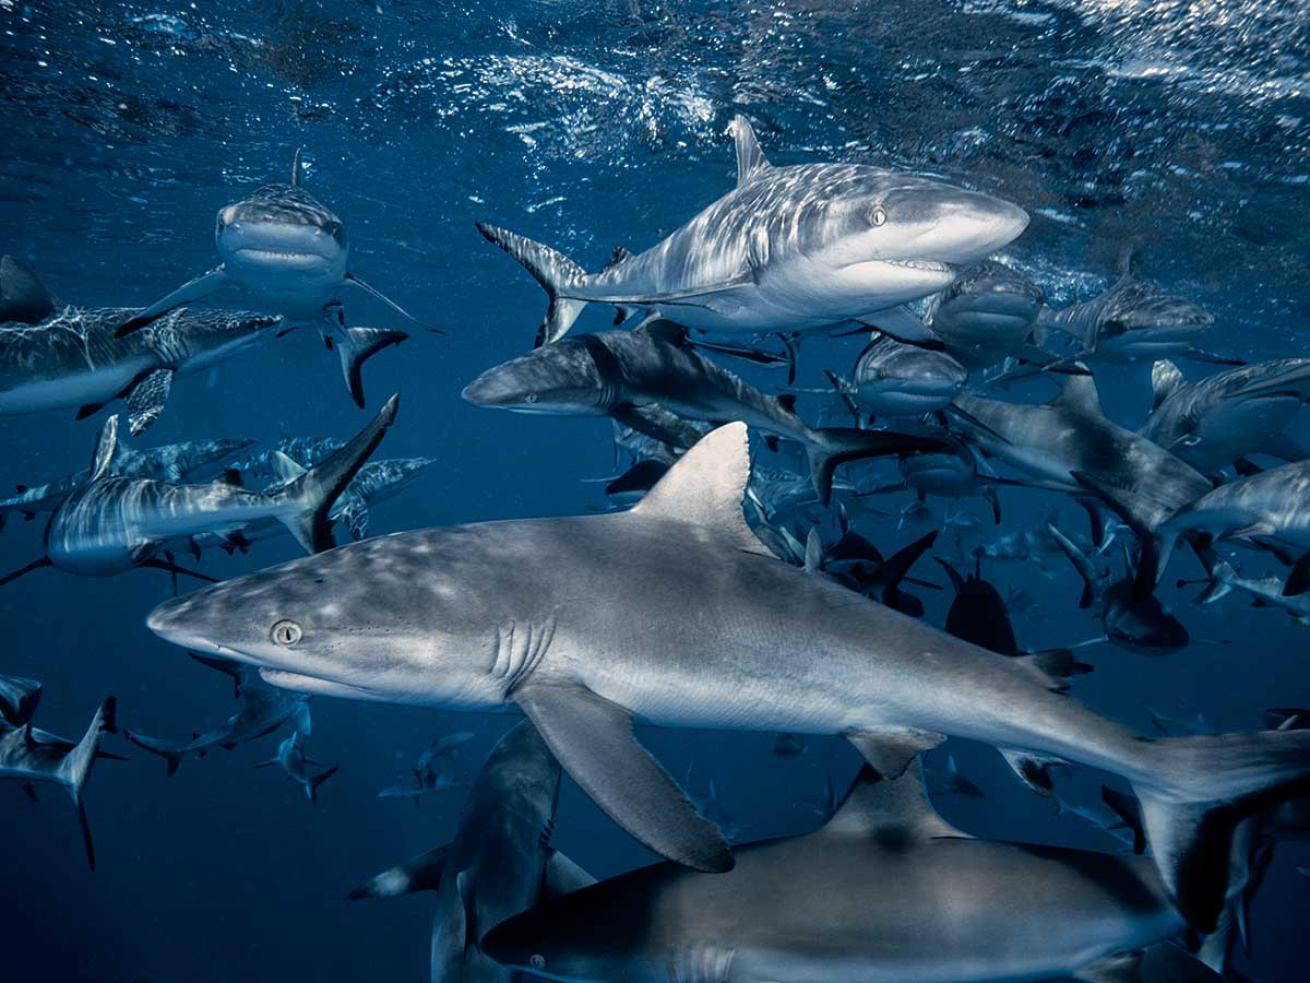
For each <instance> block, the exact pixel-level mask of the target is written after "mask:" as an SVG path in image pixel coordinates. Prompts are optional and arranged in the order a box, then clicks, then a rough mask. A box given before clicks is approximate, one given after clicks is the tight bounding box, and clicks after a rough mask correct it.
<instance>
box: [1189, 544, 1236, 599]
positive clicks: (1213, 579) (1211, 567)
mask: <svg viewBox="0 0 1310 983" xmlns="http://www.w3.org/2000/svg"><path fill="white" fill-rule="evenodd" d="M1196 555H1197V556H1198V557H1199V558H1200V560H1201V563H1202V564H1204V566H1205V572H1206V573H1207V574H1209V575H1210V582H1209V583H1208V584H1206V587H1205V590H1203V591H1201V593H1200V594H1199V595H1197V598H1196V603H1197V604H1210V603H1212V602H1214V601H1217V600H1219V598H1221V597H1224V596H1225V595H1227V594H1229V593H1231V591H1232V589H1233V581H1234V580H1236V579H1237V571H1236V570H1234V569H1233V566H1232V564H1231V563H1229V562H1228V561H1227V560H1225V559H1224V558H1223V557H1222V556H1220V555H1219V552H1218V550H1216V549H1215V548H1214V547H1212V546H1206V547H1202V548H1200V549H1198V550H1197V551H1196Z"/></svg>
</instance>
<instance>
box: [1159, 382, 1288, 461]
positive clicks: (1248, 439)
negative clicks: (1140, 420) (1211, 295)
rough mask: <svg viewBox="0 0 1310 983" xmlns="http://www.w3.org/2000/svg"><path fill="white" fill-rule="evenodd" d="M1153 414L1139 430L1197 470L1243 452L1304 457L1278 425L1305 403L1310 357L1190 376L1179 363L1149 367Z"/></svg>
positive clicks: (1281, 424) (1238, 455)
mask: <svg viewBox="0 0 1310 983" xmlns="http://www.w3.org/2000/svg"><path fill="white" fill-rule="evenodd" d="M1151 388H1152V390H1153V392H1154V400H1153V406H1152V409H1151V415H1150V416H1148V417H1147V418H1146V422H1145V423H1144V424H1142V426H1141V428H1140V429H1139V430H1138V431H1137V432H1138V433H1140V434H1141V435H1142V436H1143V437H1146V438H1148V439H1149V440H1153V441H1155V443H1157V444H1159V445H1160V446H1161V447H1163V448H1164V449H1165V450H1167V451H1169V452H1170V453H1172V454H1174V455H1176V456H1177V457H1179V458H1180V459H1182V460H1184V461H1186V462H1187V463H1188V464H1190V465H1191V466H1192V467H1194V468H1196V470H1198V471H1200V472H1201V473H1202V474H1218V473H1219V472H1220V471H1221V470H1223V469H1224V468H1227V467H1231V466H1232V465H1233V463H1234V462H1235V461H1236V460H1237V459H1238V458H1240V457H1243V456H1245V455H1247V454H1260V453H1263V454H1270V455H1272V456H1274V457H1281V458H1283V459H1284V460H1286V461H1300V460H1304V459H1305V458H1306V457H1310V450H1306V449H1304V448H1302V447H1301V446H1300V445H1299V444H1297V443H1296V442H1295V441H1294V440H1292V438H1291V437H1289V436H1288V435H1287V434H1286V433H1284V430H1285V429H1286V428H1287V426H1288V424H1290V423H1291V422H1292V419H1293V418H1294V417H1295V416H1296V415H1297V414H1298V413H1299V412H1300V410H1301V407H1303V406H1304V405H1305V404H1306V402H1307V401H1310V358H1281V359H1277V360H1275V361H1272V362H1258V363H1255V364H1253V365H1242V366H1238V367H1236V368H1232V369H1224V370H1222V371H1220V372H1216V373H1214V374H1213V375H1209V376H1206V377H1205V378H1204V379H1197V380H1196V381H1194V382H1192V381H1188V380H1187V379H1185V378H1184V377H1183V374H1182V372H1180V371H1179V369H1178V366H1176V365H1174V363H1173V362H1170V361H1168V360H1161V361H1158V362H1156V363H1155V364H1154V365H1153V366H1151Z"/></svg>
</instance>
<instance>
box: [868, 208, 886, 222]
mask: <svg viewBox="0 0 1310 983" xmlns="http://www.w3.org/2000/svg"><path fill="white" fill-rule="evenodd" d="M869 221H870V222H872V223H873V224H874V225H884V224H885V223H886V222H887V209H885V208H883V207H882V205H881V204H877V205H874V206H873V209H872V210H871V211H870V212H869Z"/></svg>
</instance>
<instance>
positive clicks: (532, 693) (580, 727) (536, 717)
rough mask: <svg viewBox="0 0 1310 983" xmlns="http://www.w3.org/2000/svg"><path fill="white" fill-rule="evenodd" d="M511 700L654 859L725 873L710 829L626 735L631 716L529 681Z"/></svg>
mask: <svg viewBox="0 0 1310 983" xmlns="http://www.w3.org/2000/svg"><path fill="white" fill-rule="evenodd" d="M514 701H515V702H516V703H517V704H518V705H519V707H520V708H521V709H522V710H523V712H524V713H525V714H526V715H527V717H528V719H529V720H531V721H532V723H533V724H534V725H535V726H536V728H537V730H538V731H539V732H540V734H541V736H542V739H543V740H545V742H546V744H547V746H549V748H550V750H551V751H552V752H553V753H554V755H555V757H556V758H558V759H559V762H560V764H561V765H563V766H564V770H565V771H567V772H568V773H569V774H570V775H571V776H572V777H573V780H574V781H576V782H577V783H578V784H579V785H580V786H581V787H582V790H583V791H584V792H586V793H587V794H588V795H590V796H591V798H592V799H593V800H594V801H595V802H596V804H597V805H599V806H600V807H601V808H602V809H603V810H605V812H606V813H608V814H609V816H610V818H611V819H613V820H614V821H615V822H617V823H618V824H619V825H620V826H622V827H623V828H624V829H625V830H627V831H628V832H629V833H630V834H631V835H632V836H633V837H635V838H636V839H638V840H640V841H641V842H642V843H644V844H645V845H646V846H648V847H650V848H651V849H652V850H654V851H655V852H656V853H658V854H660V855H661V856H664V857H667V858H668V859H670V860H674V861H677V862H678V863H681V864H685V865H686V866H688V867H692V868H694V869H696V870H704V871H711V872H715V873H719V872H722V871H726V870H731V869H732V865H733V858H732V852H731V850H730V849H729V848H728V844H727V841H726V840H724V838H723V835H722V834H721V833H720V832H719V829H718V827H717V826H715V825H714V824H713V823H712V822H709V821H708V820H706V819H704V818H702V817H701V816H700V815H699V814H697V812H696V809H695V807H694V806H693V805H692V804H691V801H690V800H689V799H688V798H687V796H686V795H685V794H684V793H683V791H682V789H680V788H678V786H677V785H676V784H675V783H674V781H673V779H672V778H670V777H669V775H668V772H666V771H665V770H664V769H663V768H662V767H661V766H660V764H659V762H657V761H656V760H655V759H654V758H652V757H651V756H650V754H649V753H648V752H647V751H646V749H645V748H643V747H642V746H641V745H640V744H638V743H637V740H636V737H635V736H634V735H633V733H632V712H631V711H630V710H628V709H627V708H625V707H621V706H619V705H618V704H617V703H611V702H610V701H609V700H606V699H604V698H603V697H600V696H597V695H596V694H595V693H592V692H591V691H590V690H587V689H584V688H583V687H581V686H573V685H566V684H547V683H537V684H534V683H531V682H529V683H528V684H527V685H524V686H521V687H520V688H519V689H518V690H517V691H516V692H515V693H514Z"/></svg>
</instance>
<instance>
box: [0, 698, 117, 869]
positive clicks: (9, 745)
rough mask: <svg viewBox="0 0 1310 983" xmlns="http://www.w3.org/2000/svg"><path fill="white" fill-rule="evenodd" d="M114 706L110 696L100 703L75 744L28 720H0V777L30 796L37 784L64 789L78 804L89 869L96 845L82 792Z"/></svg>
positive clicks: (109, 727) (111, 728)
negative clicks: (92, 839)
mask: <svg viewBox="0 0 1310 983" xmlns="http://www.w3.org/2000/svg"><path fill="white" fill-rule="evenodd" d="M114 709H115V701H114V698H113V697H112V696H111V697H109V698H108V699H107V700H105V701H104V702H103V703H101V704H100V708H99V709H98V710H96V713H95V716H94V717H92V718H91V724H90V726H88V727H87V729H86V733H85V734H84V735H83V736H82V739H81V740H80V741H78V742H77V743H76V744H73V743H72V742H70V741H65V740H63V739H62V738H58V737H55V736H54V735H52V734H48V733H46V732H45V731H41V730H37V729H35V728H33V727H32V724H31V722H30V721H29V722H26V723H23V724H22V725H20V726H14V725H12V724H8V723H5V722H3V721H0V780H4V779H10V780H12V781H16V782H18V783H19V784H21V785H22V786H23V787H24V788H25V789H26V790H27V792H28V795H29V796H31V797H32V798H36V793H35V791H34V788H33V787H34V786H36V785H42V784H50V785H58V786H60V787H61V788H63V789H64V790H65V791H67V792H68V794H69V796H70V797H71V798H72V800H73V805H74V806H76V807H77V818H78V822H79V823H80V824H81V827H82V843H83V846H84V847H85V848H86V859H87V864H88V865H89V866H90V868H91V869H92V870H95V869H96V855H95V846H94V844H93V843H92V841H91V826H90V824H89V823H88V822H87V818H86V806H85V803H84V802H83V800H82V791H83V789H84V788H85V786H86V781H87V778H88V777H90V774H91V766H92V765H93V764H95V761H96V758H97V757H100V756H101V754H100V738H101V736H102V735H103V734H105V733H112V732H114V731H115V730H117V726H116V724H115V722H114Z"/></svg>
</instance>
